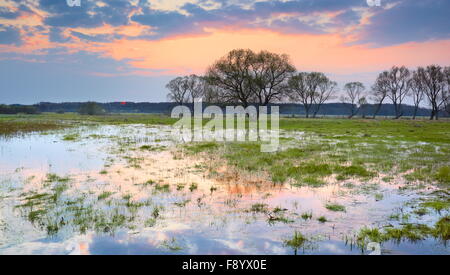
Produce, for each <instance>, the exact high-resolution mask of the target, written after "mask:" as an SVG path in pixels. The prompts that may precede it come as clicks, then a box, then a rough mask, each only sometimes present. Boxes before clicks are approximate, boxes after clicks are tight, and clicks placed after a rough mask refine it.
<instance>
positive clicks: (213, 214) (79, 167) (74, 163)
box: [0, 126, 446, 254]
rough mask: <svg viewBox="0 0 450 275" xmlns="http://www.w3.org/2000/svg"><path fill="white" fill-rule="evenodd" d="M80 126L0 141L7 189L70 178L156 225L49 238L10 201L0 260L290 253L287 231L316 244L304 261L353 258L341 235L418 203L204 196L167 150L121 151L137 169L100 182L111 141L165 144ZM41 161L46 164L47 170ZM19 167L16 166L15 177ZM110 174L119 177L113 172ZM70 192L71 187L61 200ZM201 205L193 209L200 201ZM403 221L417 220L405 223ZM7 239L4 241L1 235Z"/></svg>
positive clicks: (152, 131) (234, 191)
mask: <svg viewBox="0 0 450 275" xmlns="http://www.w3.org/2000/svg"><path fill="white" fill-rule="evenodd" d="M81 129H82V130H81V131H78V132H79V133H80V135H81V136H82V137H83V138H82V139H81V140H78V141H63V140H62V138H63V135H64V134H67V133H72V132H75V131H74V130H73V129H71V130H68V131H66V132H64V133H63V132H61V133H59V134H52V135H40V134H32V135H29V136H27V137H24V138H13V139H10V140H7V141H5V140H0V149H1V150H0V167H1V173H0V180H1V181H3V182H5V183H6V182H8V181H9V180H10V179H12V180H16V181H17V182H18V183H20V184H25V187H24V191H27V188H35V189H36V188H37V189H38V190H39V189H40V188H42V182H43V180H44V179H45V177H46V173H47V172H53V173H55V172H56V173H58V175H70V176H71V178H72V179H73V181H74V182H73V183H71V184H72V188H73V189H74V190H75V191H77V192H78V191H83V192H85V193H89V192H93V194H94V195H93V197H94V201H96V198H97V197H96V196H97V195H98V193H95V192H101V191H105V190H108V191H112V192H114V195H112V197H114V198H118V199H120V198H121V197H122V196H123V195H124V194H132V200H133V201H140V202H142V201H145V200H146V199H148V198H151V200H152V202H153V203H155V204H159V205H163V206H164V208H165V209H164V210H163V211H162V219H161V220H160V221H158V224H157V225H156V226H155V227H152V228H145V227H144V226H142V225H138V227H137V229H136V231H133V232H131V231H130V232H127V231H124V230H123V229H122V230H118V231H117V233H116V234H115V235H114V236H111V235H109V234H102V233H98V234H96V233H93V232H90V233H88V234H87V235H79V234H78V233H76V232H73V231H71V228H66V227H65V228H64V229H63V230H62V231H61V232H59V233H58V234H59V235H58V237H57V238H46V237H45V232H42V231H40V230H38V229H36V228H34V227H33V226H32V225H31V224H30V223H29V222H28V221H26V220H25V219H23V218H21V217H19V213H17V212H14V211H9V212H7V211H6V210H8V209H14V208H13V206H14V205H13V204H12V201H11V200H3V201H2V200H0V206H2V207H0V214H1V216H0V218H1V219H4V221H6V222H7V224H8V228H7V232H6V233H5V232H3V231H0V243H4V244H5V243H6V244H5V245H4V246H0V254H8V253H15V254H17V253H19V254H21V253H24V254H29V253H34V254H65V253H68V251H67V247H68V246H69V245H71V244H75V247H78V248H79V249H80V251H79V253H81V254H83V253H85V254H177V253H180V254H186V253H187V254H292V253H293V249H292V248H289V247H285V246H284V245H283V241H284V240H287V239H290V238H291V237H292V235H293V232H295V231H298V232H301V233H302V234H305V235H306V236H309V237H315V236H319V237H320V238H319V240H317V241H316V242H314V243H313V245H312V248H311V249H308V250H306V251H304V253H306V254H316V253H317V254H343V253H346V254H347V253H355V254H358V253H360V252H359V250H358V249H354V250H350V248H349V247H348V246H345V245H344V243H343V241H342V238H343V236H344V234H349V235H351V234H352V233H354V230H357V229H359V228H361V227H363V226H371V225H377V226H378V225H383V222H384V221H386V217H387V216H388V215H390V214H392V213H393V211H394V210H395V209H399V208H400V207H403V204H404V203H405V202H406V201H409V200H410V199H412V198H414V197H415V196H416V195H414V194H415V193H414V192H409V193H408V192H407V191H403V192H398V185H397V184H387V183H382V182H380V184H379V186H378V188H379V189H378V190H377V192H380V193H382V194H383V199H382V200H381V201H376V200H375V198H374V197H373V196H374V194H373V193H364V192H359V191H358V190H359V189H358V188H353V189H348V188H345V187H342V186H339V185H336V184H329V185H326V186H324V187H319V188H310V187H300V188H298V187H291V186H290V185H288V184H284V185H281V184H276V185H274V184H267V183H264V182H263V183H260V184H244V183H240V182H239V183H234V182H232V183H223V182H214V186H216V187H217V190H216V191H214V192H210V187H211V184H212V182H211V180H210V179H207V178H205V177H203V176H202V173H192V172H186V173H188V174H183V173H182V170H183V169H182V168H183V167H186V166H184V165H185V163H189V162H190V160H189V159H185V160H175V159H174V158H173V156H172V155H171V154H170V153H169V152H156V153H155V152H153V153H152V152H143V151H132V152H127V155H128V154H130V155H132V156H137V157H144V158H145V160H146V161H145V162H143V163H141V164H142V165H143V169H134V168H130V167H126V164H124V163H123V162H121V161H118V162H115V163H114V164H112V165H111V166H110V167H109V168H108V169H110V170H109V172H108V173H107V174H106V175H100V174H99V171H100V170H101V169H104V167H103V165H104V164H105V159H107V158H108V157H111V156H114V157H117V155H115V154H116V152H115V151H116V150H117V149H118V148H116V146H117V143H118V142H121V141H123V140H122V139H120V138H119V139H117V138H116V136H119V137H121V138H123V137H127V136H128V137H130V136H138V137H149V138H150V139H151V140H155V139H157V138H158V139H162V140H164V141H162V142H167V135H168V134H167V133H165V132H164V131H162V130H157V129H156V128H146V127H143V128H138V127H135V126H132V127H128V126H121V127H117V126H106V127H99V128H98V129H96V130H95V133H96V134H103V135H108V136H109V135H111V136H113V137H114V138H112V139H111V138H87V137H88V136H89V135H90V134H92V133H93V132H92V131H90V130H88V129H85V128H81ZM143 140H144V139H143ZM145 142H148V141H147V140H146V141H145ZM150 143H151V142H150ZM137 146H140V145H137ZM124 148H128V147H124ZM111 150H112V151H113V152H111ZM147 154H150V155H147ZM118 159H120V157H118ZM49 164H51V165H52V166H51V167H50V168H49V167H48V165H49ZM189 164H190V166H188V167H191V168H193V167H194V166H195V164H196V163H189ZM178 166H179V167H178ZM19 167H24V168H23V169H21V170H18V171H16V172H15V169H16V168H19ZM105 169H106V168H105ZM118 170H120V171H121V173H120V174H117V173H113V172H115V171H118ZM169 170H171V171H169ZM191 171H192V170H191ZM156 175H158V176H160V177H161V178H160V179H161V182H162V183H169V184H171V190H172V191H171V192H170V193H157V194H155V193H152V189H145V188H143V187H142V186H140V185H139V183H143V182H145V181H147V180H148V179H157V178H155V177H156ZM31 176H36V179H35V180H30V182H32V183H33V184H28V183H27V181H26V180H25V179H27V178H29V177H31ZM89 177H90V180H89ZM131 179H134V180H131ZM191 182H197V183H198V189H197V190H195V191H189V190H188V188H189V184H190V183H191ZM136 183H138V184H136ZM177 183H184V184H186V187H185V188H184V190H183V191H175V189H176V184H177ZM355 184H357V183H355ZM7 186H8V185H7V184H3V186H1V187H0V192H3V191H7V192H8V195H10V194H11V193H9V189H8V187H7ZM149 188H151V187H149ZM71 192H73V190H72V189H71V190H69V191H67V192H66V195H70V194H72V193H71ZM2 195H4V194H1V193H0V196H2ZM186 199H187V200H190V202H189V203H188V204H187V205H186V206H185V207H182V208H181V207H175V206H174V205H173V203H175V202H180V201H183V200H186ZM199 199H200V201H201V204H200V203H198V200H199ZM229 200H235V201H236V202H237V204H236V206H233V205H232V204H227V203H226V202H227V201H229ZM328 202H332V203H339V204H342V205H344V206H345V207H346V212H345V213H343V212H331V211H329V210H327V209H326V208H325V204H326V203H328ZM255 203H266V204H268V205H269V208H270V209H273V208H275V207H282V208H286V209H288V210H287V211H286V212H285V215H286V217H288V218H289V219H292V220H294V222H293V223H287V224H284V223H281V222H275V223H273V224H269V223H268V222H267V215H265V214H262V213H252V212H249V211H248V209H250V208H251V206H252V204H255ZM4 206H6V207H4ZM105 209H106V210H107V209H108V208H107V207H106V208H105ZM62 210H63V209H62ZM122 210H124V209H121V211H122ZM151 210H152V208H145V207H144V208H143V209H141V212H144V217H148V215H150V214H149V212H151ZM309 212H312V214H313V219H311V220H308V221H304V220H303V219H302V218H301V214H303V213H309ZM145 215H147V216H145ZM321 215H324V216H325V217H326V218H327V219H328V220H329V222H327V223H324V224H321V223H319V222H318V221H317V220H316V219H317V217H319V216H321ZM435 218H436V217H435V215H430V216H429V217H428V216H425V217H424V219H426V220H427V222H429V224H433V223H434V222H435ZM1 219H0V222H1ZM423 221H424V220H422V222H423ZM411 222H415V220H414V219H411ZM0 226H1V223H0ZM8 232H9V233H11V234H10V235H8V234H9V233H8ZM172 238H173V239H174V244H175V245H177V246H180V247H182V248H183V249H182V250H181V251H170V250H168V249H167V248H164V247H163V246H162V244H163V243H164V242H165V241H166V242H170V241H171V240H172ZM5 240H6V241H5ZM383 248H384V249H386V252H389V253H399V252H402V253H412V254H415V253H427V252H430V253H445V251H446V250H445V248H444V247H443V246H442V245H436V242H432V241H426V242H424V243H421V244H416V245H412V244H407V243H405V244H403V243H402V244H401V245H400V246H397V245H395V244H392V243H387V244H385V245H383ZM299 253H302V252H301V251H299Z"/></svg>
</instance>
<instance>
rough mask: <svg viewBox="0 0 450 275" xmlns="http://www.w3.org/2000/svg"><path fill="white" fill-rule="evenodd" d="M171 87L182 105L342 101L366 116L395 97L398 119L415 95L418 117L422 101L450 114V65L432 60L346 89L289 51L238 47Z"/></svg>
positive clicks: (309, 106) (307, 105)
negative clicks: (306, 68) (302, 68)
mask: <svg viewBox="0 0 450 275" xmlns="http://www.w3.org/2000/svg"><path fill="white" fill-rule="evenodd" d="M166 88H167V89H168V90H169V93H168V99H169V100H170V101H172V102H175V103H176V104H179V105H184V104H192V103H194V100H195V99H196V98H201V99H202V100H203V101H204V102H207V103H211V104H217V105H226V104H233V105H242V106H243V107H244V108H246V107H248V106H249V105H251V104H256V105H259V106H267V105H269V104H274V103H281V102H285V103H286V102H288V103H299V104H301V105H303V107H304V110H305V115H306V117H316V115H317V113H318V112H319V110H320V108H321V106H322V105H323V104H324V103H326V102H329V101H331V100H339V101H340V102H341V103H345V106H348V117H349V118H352V117H354V116H355V115H357V114H360V115H361V116H362V117H366V115H367V114H366V112H367V107H368V106H369V104H371V103H372V105H373V104H375V105H376V106H377V107H376V108H375V111H374V112H373V114H372V116H373V118H375V117H376V116H377V114H378V113H379V111H380V108H381V106H382V104H383V103H385V102H389V101H390V102H391V103H392V104H393V106H394V110H395V118H396V119H398V118H400V117H401V116H403V114H404V112H403V108H402V106H403V103H404V101H405V99H406V97H410V98H411V100H412V102H413V104H414V112H413V119H415V118H416V114H417V110H418V109H419V106H420V105H421V104H424V103H427V104H428V105H429V106H430V107H431V115H430V119H438V115H439V113H440V112H443V111H446V112H447V113H450V90H449V89H450V67H441V66H439V65H429V66H426V67H418V68H417V69H416V70H412V71H411V70H409V69H408V68H406V67H405V66H393V67H392V68H391V69H389V70H386V71H383V72H381V73H380V74H379V75H378V76H377V78H376V80H375V82H374V84H373V85H372V86H371V87H370V88H369V89H366V87H365V86H364V84H363V83H361V82H349V83H346V84H345V85H344V86H343V88H342V90H339V89H338V85H337V83H336V82H335V81H332V80H331V79H329V78H328V77H327V76H326V75H325V74H324V73H321V72H298V71H297V69H296V68H295V66H294V65H293V64H292V62H291V61H290V59H289V56H287V55H286V54H277V53H271V52H268V51H260V52H254V51H252V50H249V49H236V50H232V51H230V52H229V53H228V54H227V55H225V56H223V57H222V58H220V59H219V60H217V61H215V62H214V63H213V64H212V65H211V66H209V68H208V69H207V70H206V73H205V75H203V76H198V75H195V74H192V75H187V76H181V77H176V78H175V79H172V80H171V81H170V82H169V83H168V84H167V85H166Z"/></svg>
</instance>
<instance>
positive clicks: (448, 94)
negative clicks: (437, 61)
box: [444, 66, 450, 116]
mask: <svg viewBox="0 0 450 275" xmlns="http://www.w3.org/2000/svg"><path fill="white" fill-rule="evenodd" d="M444 80H445V86H446V91H444V98H445V99H444V110H445V112H446V113H447V115H449V116H450V66H449V67H445V68H444Z"/></svg>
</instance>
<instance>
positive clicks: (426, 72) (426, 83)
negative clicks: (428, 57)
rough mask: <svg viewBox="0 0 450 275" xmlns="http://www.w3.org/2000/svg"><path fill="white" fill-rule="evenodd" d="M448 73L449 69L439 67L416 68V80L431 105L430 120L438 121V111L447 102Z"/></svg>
mask: <svg viewBox="0 0 450 275" xmlns="http://www.w3.org/2000/svg"><path fill="white" fill-rule="evenodd" d="M448 73H449V69H447V68H445V69H444V70H442V67H441V66H439V65H430V66H427V67H426V68H423V67H419V68H417V75H418V78H419V79H420V82H421V85H422V87H423V91H424V93H425V95H426V96H427V98H428V101H429V102H430V105H431V115H430V120H433V119H434V118H435V119H436V120H437V119H438V116H439V110H440V109H441V108H443V106H444V105H445V103H446V102H447V101H448V100H449V94H450V92H449V90H448ZM446 74H447V75H446Z"/></svg>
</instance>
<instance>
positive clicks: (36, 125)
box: [0, 115, 70, 137]
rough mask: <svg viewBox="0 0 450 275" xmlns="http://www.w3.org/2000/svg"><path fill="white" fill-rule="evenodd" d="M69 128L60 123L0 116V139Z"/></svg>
mask: <svg viewBox="0 0 450 275" xmlns="http://www.w3.org/2000/svg"><path fill="white" fill-rule="evenodd" d="M69 126H70V125H68V124H63V123H60V122H59V121H41V120H28V119H24V118H21V119H17V118H16V116H13V117H11V118H9V117H5V115H0V137H2V136H3V137H8V136H14V135H23V134H26V133H32V132H44V131H51V130H59V129H64V128H67V127H69Z"/></svg>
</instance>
